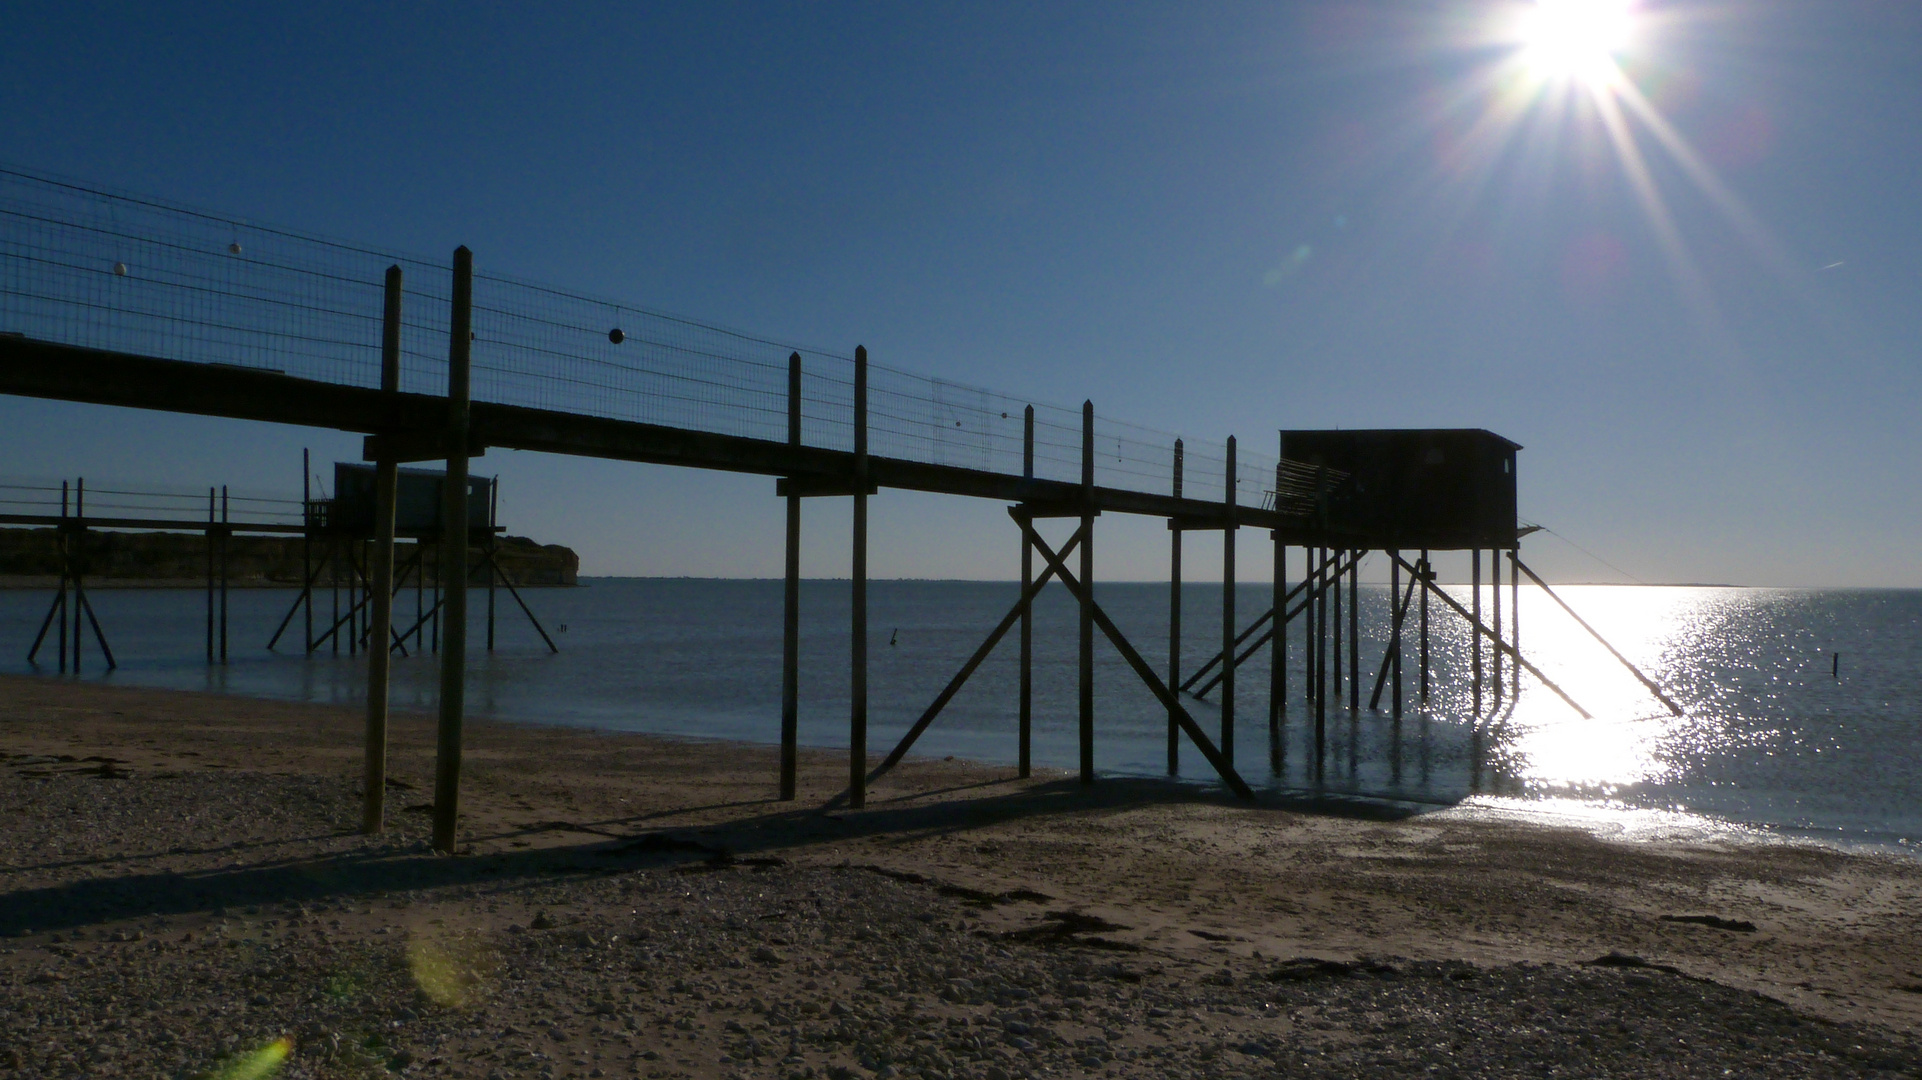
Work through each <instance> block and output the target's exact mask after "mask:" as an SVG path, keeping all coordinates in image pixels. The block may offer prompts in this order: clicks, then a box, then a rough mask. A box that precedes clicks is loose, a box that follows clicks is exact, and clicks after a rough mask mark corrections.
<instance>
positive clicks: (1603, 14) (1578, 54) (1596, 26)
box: [1522, 0, 1635, 85]
mask: <svg viewBox="0 0 1922 1080" xmlns="http://www.w3.org/2000/svg"><path fill="white" fill-rule="evenodd" d="M1634 7H1635V5H1634V0H1536V3H1535V5H1534V7H1533V9H1532V10H1530V11H1529V12H1528V14H1527V15H1526V16H1524V21H1523V24H1522V42H1523V48H1524V50H1525V52H1526V55H1527V59H1528V66H1529V68H1530V70H1532V71H1533V72H1534V73H1535V74H1536V76H1537V77H1540V78H1544V79H1579V80H1581V81H1583V82H1585V83H1588V84H1590V85H1604V84H1606V83H1608V82H1610V81H1611V80H1612V79H1614V77H1615V76H1616V74H1617V72H1618V69H1617V68H1616V66H1615V54H1616V52H1617V51H1619V50H1620V49H1621V48H1622V47H1623V46H1625V45H1627V44H1628V38H1629V32H1630V30H1631V29H1632V24H1633V18H1632V15H1633V10H1634Z"/></svg>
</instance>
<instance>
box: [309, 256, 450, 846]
mask: <svg viewBox="0 0 1922 1080" xmlns="http://www.w3.org/2000/svg"><path fill="white" fill-rule="evenodd" d="M473 316H474V255H473V253H472V252H470V251H468V250H467V249H466V248H465V247H460V248H455V249H454V289H453V304H452V311H451V317H450V319H449V321H448V322H449V332H448V348H447V432H446V437H447V478H446V480H445V481H444V489H443V491H442V495H443V496H444V497H443V500H442V504H441V514H440V518H441V520H440V567H439V574H438V577H439V579H440V588H441V592H442V599H441V605H440V606H441V608H442V610H444V611H445V613H446V616H447V625H446V627H445V629H444V630H443V631H442V632H441V639H442V641H441V656H440V727H439V732H438V736H439V737H438V740H437V741H438V746H437V750H436V754H435V758H434V847H435V849H437V850H439V851H441V852H445V853H447V854H452V853H453V851H454V842H455V836H456V828H457V826H458V824H459V821H460V766H461V741H462V740H461V725H462V722H463V720H464V718H465V713H464V710H465V706H466V689H467V687H466V681H465V680H466V677H467V438H468V430H469V414H470V410H469V402H468V398H469V380H468V373H469V367H470V362H471V360H472V357H473V345H474V339H473ZM335 636H336V638H338V636H339V635H335Z"/></svg>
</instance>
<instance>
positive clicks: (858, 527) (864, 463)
mask: <svg viewBox="0 0 1922 1080" xmlns="http://www.w3.org/2000/svg"><path fill="white" fill-rule="evenodd" d="M853 548H854V550H853V553H852V555H853V557H852V566H851V570H852V577H853V579H854V580H853V588H852V592H853V596H852V603H851V608H852V617H851V619H850V622H851V624H852V625H851V626H850V627H849V629H850V632H851V635H852V636H851V638H850V640H849V643H848V645H849V648H848V805H849V806H851V807H853V808H855V809H856V810H859V809H861V808H862V807H864V806H866V805H867V804H868V350H867V347H866V346H864V345H857V346H855V349H854V543H853Z"/></svg>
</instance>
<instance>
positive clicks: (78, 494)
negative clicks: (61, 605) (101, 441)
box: [67, 476, 87, 675]
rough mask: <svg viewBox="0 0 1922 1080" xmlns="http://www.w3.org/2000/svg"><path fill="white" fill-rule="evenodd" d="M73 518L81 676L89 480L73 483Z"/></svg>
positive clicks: (70, 559)
mask: <svg viewBox="0 0 1922 1080" xmlns="http://www.w3.org/2000/svg"><path fill="white" fill-rule="evenodd" d="M73 516H74V517H75V518H77V519H79V520H78V521H76V522H75V524H74V529H73V531H72V532H70V533H68V534H67V564H68V567H69V569H68V574H67V576H68V577H71V578H73V673H74V674H75V675H78V674H80V630H81V628H80V617H81V615H82V614H83V613H85V612H86V610H87V593H86V588H85V586H83V585H82V584H81V579H82V577H83V576H84V575H85V573H86V567H85V565H84V563H85V561H86V558H87V540H86V536H87V478H86V477H84V476H80V477H75V478H74V482H73Z"/></svg>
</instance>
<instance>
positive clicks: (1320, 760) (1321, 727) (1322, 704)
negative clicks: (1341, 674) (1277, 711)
mask: <svg viewBox="0 0 1922 1080" xmlns="http://www.w3.org/2000/svg"><path fill="white" fill-rule="evenodd" d="M1315 561H1316V563H1317V564H1318V565H1317V566H1316V567H1315V571H1316V576H1315V599H1316V603H1315V620H1314V626H1315V783H1317V784H1319V783H1321V782H1322V777H1323V775H1324V770H1325V769H1326V767H1327V759H1328V579H1327V573H1328V549H1327V548H1325V547H1324V548H1316V549H1315Z"/></svg>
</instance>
